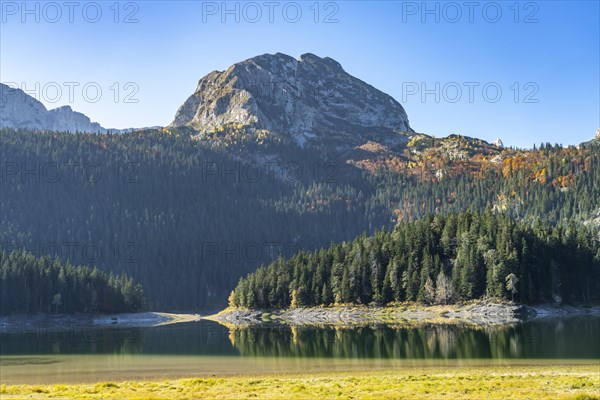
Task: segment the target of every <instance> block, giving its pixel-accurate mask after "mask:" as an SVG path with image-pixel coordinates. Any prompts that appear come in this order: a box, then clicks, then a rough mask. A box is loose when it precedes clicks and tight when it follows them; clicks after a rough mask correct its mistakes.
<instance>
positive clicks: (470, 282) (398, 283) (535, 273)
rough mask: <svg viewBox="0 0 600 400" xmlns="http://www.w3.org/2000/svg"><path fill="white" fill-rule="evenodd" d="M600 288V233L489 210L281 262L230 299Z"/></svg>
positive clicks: (473, 295) (450, 296) (542, 294)
mask: <svg viewBox="0 0 600 400" xmlns="http://www.w3.org/2000/svg"><path fill="white" fill-rule="evenodd" d="M599 293H600V241H599V240H598V237H597V235H596V232H594V231H592V230H590V229H586V228H583V227H581V226H577V225H575V224H574V223H571V224H569V225H568V226H566V227H555V228H549V227H548V226H546V225H542V224H536V225H534V226H533V227H531V226H529V225H526V224H524V223H515V222H514V221H512V220H511V219H509V218H507V217H504V216H497V215H495V214H493V213H492V212H491V211H488V212H485V213H483V214H480V213H475V214H471V213H464V214H450V215H448V216H435V217H434V216H428V217H427V218H425V219H422V220H419V221H416V222H412V223H407V222H401V223H399V224H398V225H397V227H396V228H395V229H394V230H393V231H391V232H385V231H378V232H376V233H375V234H374V235H373V236H370V237H367V236H366V235H362V236H361V237H359V238H358V239H356V240H354V241H351V242H344V243H341V244H332V245H331V246H330V247H329V248H327V249H321V250H320V251H317V252H312V253H309V252H300V253H298V254H297V255H295V256H294V257H292V258H290V259H289V260H287V261H286V260H284V259H283V258H280V259H279V260H277V261H276V262H274V263H272V264H270V265H269V266H267V267H261V268H259V269H258V270H257V271H256V272H254V273H252V274H250V275H248V276H247V277H245V278H243V279H241V280H240V282H239V284H238V285H237V287H236V288H235V290H234V292H232V294H231V296H230V304H231V305H232V306H240V307H250V308H287V307H290V306H291V307H297V306H316V305H331V304H348V303H353V304H371V303H374V304H376V305H381V304H386V303H389V302H394V301H395V302H402V301H420V302H424V303H429V304H432V303H436V304H448V303H453V302H455V301H458V300H471V299H481V298H484V297H485V298H493V299H508V300H515V301H519V302H524V303H541V302H559V301H565V302H569V303H577V302H580V303H589V302H597V301H598V300H599V299H600V295H599Z"/></svg>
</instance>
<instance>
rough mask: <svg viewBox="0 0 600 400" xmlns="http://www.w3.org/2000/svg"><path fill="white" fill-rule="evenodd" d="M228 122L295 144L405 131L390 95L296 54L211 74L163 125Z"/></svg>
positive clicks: (199, 126)
mask: <svg viewBox="0 0 600 400" xmlns="http://www.w3.org/2000/svg"><path fill="white" fill-rule="evenodd" d="M228 124H233V125H237V126H240V125H247V126H252V127H254V128H257V129H261V130H267V131H269V132H275V133H278V134H282V135H286V136H290V137H292V138H293V139H294V140H296V142H298V144H300V145H303V144H304V143H305V142H306V141H311V140H312V139H313V138H319V137H320V136H323V135H332V134H333V135H335V134H336V133H340V132H343V133H345V134H346V136H350V137H351V136H352V135H353V134H354V136H355V138H356V136H357V135H358V136H360V135H363V134H364V133H365V132H379V133H381V132H386V133H388V134H393V133H395V134H396V136H398V133H399V132H412V129H411V128H410V125H409V122H408V117H407V115H406V112H405V111H404V108H403V107H402V106H401V105H400V104H399V103H398V102H397V101H396V100H394V99H393V98H392V97H390V96H389V95H387V94H385V93H383V92H381V91H379V90H377V89H375V88H374V87H372V86H370V85H368V84H366V83H365V82H363V81H361V80H359V79H357V78H355V77H353V76H351V75H350V74H348V73H346V72H345V71H344V69H343V68H342V66H341V65H340V64H339V63H337V62H336V61H334V60H332V59H331V58H327V57H325V58H320V57H318V56H315V55H313V54H304V55H302V56H300V58H299V59H295V58H293V57H290V56H287V55H285V54H281V53H277V54H274V55H271V54H265V55H261V56H257V57H254V58H251V59H248V60H246V61H242V62H240V63H237V64H234V65H233V66H231V67H229V68H228V69H227V70H226V71H223V72H219V71H214V72H211V73H210V74H208V75H206V76H205V77H204V78H202V79H201V80H200V82H199V83H198V86H197V88H196V90H195V92H194V94H192V95H191V96H190V97H189V98H188V99H187V100H186V101H185V103H184V104H183V105H182V106H181V107H180V108H179V110H178V111H177V114H176V115H175V119H174V121H173V122H172V123H171V125H170V126H171V127H181V126H188V127H192V128H194V129H195V130H197V131H198V132H200V133H201V134H202V133H207V132H212V131H215V130H216V129H218V128H219V127H221V126H224V125H228ZM357 139H359V138H357ZM359 141H360V140H359ZM363 142H364V140H363Z"/></svg>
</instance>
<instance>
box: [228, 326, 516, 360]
mask: <svg viewBox="0 0 600 400" xmlns="http://www.w3.org/2000/svg"><path fill="white" fill-rule="evenodd" d="M520 335H522V332H520V331H518V330H515V329H514V327H513V326H505V327H495V328H473V327H466V326H459V325H423V326H419V327H389V326H388V327H380V326H374V327H360V328H334V327H320V328H315V327H301V326H298V327H288V326H269V327H236V328H232V329H230V331H229V338H230V342H231V344H232V345H233V346H234V347H235V348H236V349H237V350H238V351H239V352H240V354H242V355H244V356H270V357H282V356H285V357H292V356H294V357H342V358H438V359H439V358H442V359H443V358H510V357H517V356H519V355H520V354H521V350H520V349H521V346H522V344H521V343H522V340H521V339H520V338H519V336H520Z"/></svg>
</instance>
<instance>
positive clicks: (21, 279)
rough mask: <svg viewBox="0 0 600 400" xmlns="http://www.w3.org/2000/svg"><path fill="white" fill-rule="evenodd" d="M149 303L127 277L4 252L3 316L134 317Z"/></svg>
mask: <svg viewBox="0 0 600 400" xmlns="http://www.w3.org/2000/svg"><path fill="white" fill-rule="evenodd" d="M145 303H146V299H145V297H144V291H143V289H142V287H141V286H140V285H139V284H136V283H135V282H134V281H133V279H132V278H131V277H128V276H127V275H125V274H121V275H118V276H117V275H113V274H107V273H105V272H101V271H100V270H98V269H97V268H90V267H86V266H73V265H72V264H70V263H68V262H67V263H63V262H61V261H60V260H58V259H52V258H50V257H47V256H45V257H35V256H34V255H33V254H31V253H28V252H25V251H13V252H10V253H6V252H5V251H4V250H2V249H0V315H8V314H13V313H39V312H46V313H72V312H86V313H92V312H93V313H119V312H134V311H140V310H141V309H143V308H144V306H145Z"/></svg>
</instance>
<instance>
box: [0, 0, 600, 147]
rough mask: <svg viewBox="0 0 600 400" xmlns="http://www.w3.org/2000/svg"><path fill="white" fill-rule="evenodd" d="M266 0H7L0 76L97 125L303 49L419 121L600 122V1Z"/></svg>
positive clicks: (578, 135)
mask: <svg viewBox="0 0 600 400" xmlns="http://www.w3.org/2000/svg"><path fill="white" fill-rule="evenodd" d="M273 3H274V4H275V5H273V6H269V5H268V4H267V3H266V2H263V1H257V2H256V3H253V4H251V5H247V2H238V3H236V2H229V3H227V8H228V9H230V10H234V11H233V13H230V14H226V13H224V11H225V10H223V9H222V2H221V1H219V2H201V1H179V2H178V1H170V2H161V1H141V2H120V3H118V7H115V6H114V4H115V2H114V1H106V2H102V1H99V2H97V3H93V4H91V3H89V2H80V3H79V2H78V3H77V5H76V6H74V7H73V8H72V9H69V8H68V6H64V5H63V2H62V1H58V2H56V3H53V5H52V4H50V5H49V3H47V2H37V3H36V2H29V3H27V6H26V7H27V9H24V8H23V6H22V3H21V1H17V2H11V1H2V2H1V9H0V12H1V16H0V17H1V32H0V60H1V61H0V81H2V82H3V83H12V82H15V83H17V84H19V85H21V84H23V83H25V85H26V86H27V88H28V89H30V90H33V92H34V94H35V95H36V97H37V98H38V99H40V100H41V101H43V102H44V104H45V105H46V106H47V107H48V108H54V107H57V106H61V105H66V104H69V105H71V106H72V107H73V108H74V109H75V110H77V111H81V112H83V113H85V114H87V115H88V116H90V117H91V118H92V120H94V121H98V122H100V123H101V124H102V125H103V126H105V127H114V128H126V127H140V126H152V125H166V124H168V123H170V122H171V120H172V119H173V116H174V115H175V112H176V110H177V108H178V107H179V105H181V103H183V101H184V100H185V99H186V98H187V97H188V96H189V95H190V94H191V93H192V92H193V90H194V88H195V86H196V83H197V81H198V80H199V79H200V78H201V77H202V76H204V75H205V74H207V73H208V72H210V71H212V70H222V69H225V68H227V67H228V66H229V65H231V64H232V63H235V62H237V61H241V60H244V59H246V58H249V57H252V56H255V55H258V54H262V53H275V52H282V53H286V54H289V55H292V56H299V55H300V54H303V53H306V52H311V53H315V54H317V55H319V56H329V57H332V58H334V59H336V60H337V61H339V62H340V63H341V64H342V66H343V67H344V68H345V69H346V71H348V72H349V73H351V74H353V75H355V76H356V77H358V78H360V79H362V80H364V81H366V82H367V83H370V84H372V85H373V86H375V87H376V88H378V89H380V90H382V91H384V92H386V93H388V94H390V95H392V96H393V97H394V98H396V99H397V100H398V101H400V102H401V103H402V104H403V105H404V107H405V109H406V111H407V113H408V116H409V119H410V123H411V126H412V127H413V128H414V129H415V130H416V131H418V132H424V133H428V134H433V135H436V136H445V135H448V134H451V133H461V134H464V135H468V136H476V137H481V138H483V139H486V140H493V139H495V138H498V137H499V138H501V139H502V140H503V141H504V143H505V144H506V145H514V146H519V147H530V146H532V145H533V143H539V142H542V141H544V142H546V141H548V142H552V143H554V142H558V143H563V144H576V143H579V142H582V141H585V140H589V139H590V138H591V137H593V135H594V133H595V131H596V129H598V128H599V127H600V111H599V110H600V80H599V75H600V73H599V70H600V62H599V57H600V56H599V53H600V30H599V20H600V9H599V2H598V1H580V2H575V1H569V2H560V1H541V2H519V3H517V5H516V6H515V2H514V1H508V2H502V1H499V2H486V1H476V2H474V3H475V4H474V5H473V6H472V7H473V8H470V7H471V6H467V5H465V2H464V1H462V0H461V1H457V2H428V3H426V5H425V6H426V7H427V9H424V3H423V2H421V1H418V2H410V1H404V2H401V1H381V2H372V1H368V2H367V1H339V2H318V3H316V4H317V6H318V7H315V2H313V1H308V2H297V3H294V2H286V1H282V2H279V1H275V2H273ZM36 4H37V5H36ZM56 4H58V5H59V7H58V9H57V7H56ZM236 4H238V5H237V7H238V9H237V10H238V11H237V12H236V11H235V7H236ZM97 5H99V10H100V11H101V15H100V16H97V14H96V13H97V11H98V7H97ZM257 5H258V8H257V7H256V6H257ZM36 7H37V8H36ZM270 7H272V8H270ZM298 8H299V9H300V10H301V12H302V15H301V16H298V15H297V11H298ZM317 8H318V9H319V13H318V15H317V14H316V13H315V10H316V9H317ZM117 9H118V10H119V13H118V14H116V10H117ZM258 9H260V12H261V15H260V16H259V15H258V14H257V10H258ZM270 11H272V15H270ZM428 11H430V12H429V13H428ZM28 12H29V13H28ZM498 12H500V14H498ZM59 13H60V15H59ZM70 14H72V15H70ZM127 17H129V20H130V21H133V22H132V23H125V20H126V19H127ZM236 17H237V18H239V22H236ZM36 18H39V22H36ZM71 18H72V21H71V20H70V19H71ZM223 18H224V19H225V21H223ZM23 19H24V21H23ZM115 19H116V20H117V22H116V23H115ZM436 19H437V21H436ZM94 20H97V22H95V23H94V22H92V21H94ZM135 20H137V22H135ZM326 20H327V21H328V22H326ZM52 21H56V22H52ZM253 21H254V22H253ZM53 82H54V83H53ZM69 82H75V83H77V84H79V86H73V85H75V84H70V83H69ZM115 82H116V83H117V85H116V86H115V85H114V83H115ZM128 82H132V83H133V84H132V85H129V86H126V84H127V83H128ZM36 83H39V85H38V87H37V89H36ZM515 83H516V85H515ZM86 84H87V92H86V93H85V94H87V98H86V97H85V96H84V93H83V86H84V85H86ZM69 85H71V87H72V88H73V97H72V98H69ZM57 86H58V87H59V88H60V89H61V93H59V92H58V91H57ZM97 87H99V88H100V89H101V90H102V95H101V96H97V95H96V89H97ZM117 87H118V89H119V90H118V93H117ZM484 87H485V88H486V91H485V92H484ZM44 88H45V90H44ZM457 88H460V90H461V92H460V93H459V92H458V91H457ZM498 88H499V89H500V90H501V91H502V94H501V96H498V95H497V92H496V91H497V89H498ZM517 88H518V90H517ZM423 89H425V90H428V92H426V95H425V96H424V98H423V97H422V94H423ZM136 91H137V93H135V92H136ZM128 94H129V95H130V96H129V98H127V95H128ZM436 95H437V96H438V97H439V98H438V99H436ZM471 95H472V98H470V97H471ZM94 100H97V102H93V101H94ZM127 100H138V102H137V103H130V102H127ZM495 100H497V101H495ZM531 101H534V102H531ZM535 101H537V102H535Z"/></svg>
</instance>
